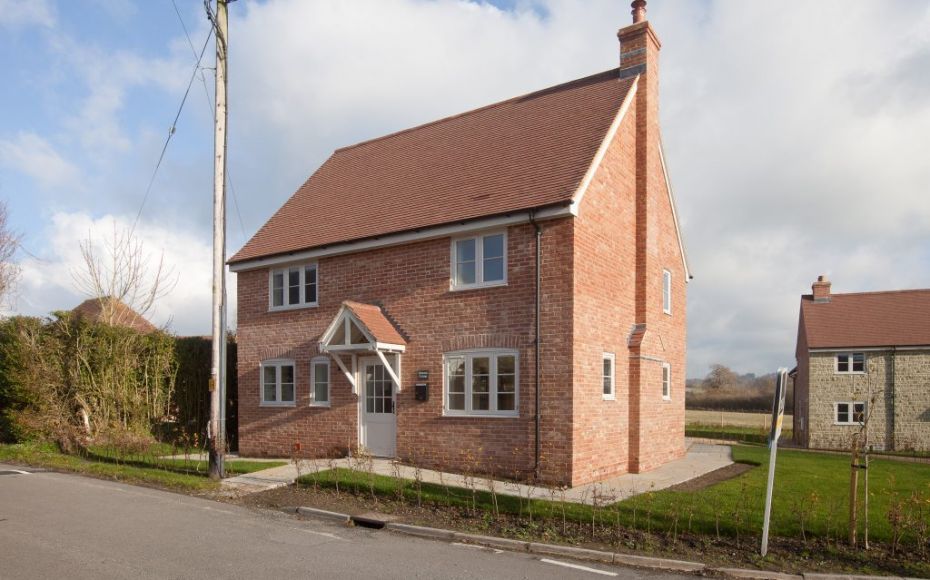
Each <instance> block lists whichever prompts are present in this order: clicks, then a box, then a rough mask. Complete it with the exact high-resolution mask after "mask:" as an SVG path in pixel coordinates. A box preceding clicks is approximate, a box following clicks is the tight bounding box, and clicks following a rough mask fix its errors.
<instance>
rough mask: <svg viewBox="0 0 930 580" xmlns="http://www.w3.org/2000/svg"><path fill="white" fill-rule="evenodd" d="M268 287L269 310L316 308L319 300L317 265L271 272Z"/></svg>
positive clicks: (304, 265) (303, 265)
mask: <svg viewBox="0 0 930 580" xmlns="http://www.w3.org/2000/svg"><path fill="white" fill-rule="evenodd" d="M268 287H269V296H268V305H269V309H270V310H288V309H291V308H306V307H308V306H316V305H317V304H318V298H319V296H318V281H317V265H316V264H301V265H299V266H288V267H286V268H278V269H275V270H271V273H270V277H269V283H268Z"/></svg>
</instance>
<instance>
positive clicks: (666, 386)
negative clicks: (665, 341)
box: [662, 363, 672, 401]
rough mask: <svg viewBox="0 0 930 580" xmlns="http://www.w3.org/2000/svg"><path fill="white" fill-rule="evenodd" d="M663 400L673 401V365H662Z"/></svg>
mask: <svg viewBox="0 0 930 580" xmlns="http://www.w3.org/2000/svg"><path fill="white" fill-rule="evenodd" d="M662 400H663V401H671V400H672V365H670V364H669V363H662Z"/></svg>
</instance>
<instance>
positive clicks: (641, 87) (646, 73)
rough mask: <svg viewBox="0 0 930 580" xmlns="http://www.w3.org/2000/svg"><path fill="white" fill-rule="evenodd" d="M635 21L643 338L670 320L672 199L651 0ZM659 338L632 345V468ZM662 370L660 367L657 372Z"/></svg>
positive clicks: (639, 6)
mask: <svg viewBox="0 0 930 580" xmlns="http://www.w3.org/2000/svg"><path fill="white" fill-rule="evenodd" d="M631 6H632V8H633V12H632V14H633V23H632V24H629V25H627V26H625V27H623V28H621V29H620V30H619V31H618V32H617V39H618V40H619V41H620V69H619V72H618V75H617V76H618V78H619V79H620V80H623V79H633V78H636V79H637V81H636V89H635V90H636V95H635V96H634V97H633V102H632V106H631V107H630V110H629V113H628V114H629V115H631V117H632V118H633V119H635V123H636V129H635V130H636V186H635V193H634V195H635V208H636V209H635V211H636V215H635V221H636V228H635V239H636V284H635V288H636V290H635V301H634V316H635V324H636V328H637V329H638V330H637V332H638V333H639V334H640V335H641V336H642V337H649V336H653V335H651V334H650V333H654V335H655V336H661V333H662V325H663V324H665V323H666V320H665V319H664V317H666V316H667V315H665V314H663V313H662V308H661V304H662V282H661V281H662V279H663V274H662V268H663V264H662V262H661V259H660V252H659V248H658V247H657V241H656V240H657V239H658V232H657V230H658V229H659V228H660V227H661V224H660V223H659V221H658V219H656V217H655V216H654V215H651V214H655V213H656V212H657V211H658V208H660V207H662V203H667V201H666V200H667V190H666V189H665V178H664V171H663V169H662V153H661V150H660V149H661V140H660V135H659V49H660V48H661V46H662V44H661V43H660V42H659V37H658V36H657V35H656V33H655V31H654V30H653V29H652V26H650V25H649V21H648V20H646V2H645V0H635V1H634V2H633V3H632V4H631ZM654 340H661V339H655V338H642V340H641V342H639V343H638V344H637V345H635V346H634V347H632V348H631V352H630V354H631V355H632V357H633V358H632V359H631V362H630V374H631V376H632V377H633V378H631V381H630V383H631V384H630V389H629V398H630V407H629V425H630V441H629V454H630V470H631V471H632V472H634V473H635V472H638V471H639V470H640V469H642V468H643V467H644V466H643V464H641V462H640V458H641V456H642V455H643V454H646V455H648V450H649V445H651V443H650V441H651V440H652V439H653V437H652V435H650V434H649V433H650V420H649V413H650V408H649V407H648V405H647V403H646V402H647V401H650V400H651V398H650V397H653V394H652V391H650V390H649V389H651V388H652V385H655V384H657V381H661V374H657V373H661V369H660V368H659V367H657V366H656V365H655V363H654V362H649V361H653V360H658V358H657V357H661V356H663V355H662V353H659V352H656V350H655V346H654V345H655V343H654V342H651V341H654ZM657 369H659V370H657Z"/></svg>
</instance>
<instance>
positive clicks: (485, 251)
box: [450, 232, 507, 290]
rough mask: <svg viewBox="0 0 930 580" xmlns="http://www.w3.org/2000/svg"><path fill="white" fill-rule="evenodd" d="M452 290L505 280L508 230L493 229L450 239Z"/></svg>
mask: <svg viewBox="0 0 930 580" xmlns="http://www.w3.org/2000/svg"><path fill="white" fill-rule="evenodd" d="M450 278H451V287H452V289H453V290H466V289H469V288H483V287H487V286H503V285H504V284H506V283H507V234H506V233H505V232H495V233H489V234H481V235H477V236H471V237H468V238H456V239H453V240H452V272H451V275H450Z"/></svg>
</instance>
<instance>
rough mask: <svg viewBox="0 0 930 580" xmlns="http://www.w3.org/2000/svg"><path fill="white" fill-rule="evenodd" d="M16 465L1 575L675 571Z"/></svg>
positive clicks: (8, 479)
mask: <svg viewBox="0 0 930 580" xmlns="http://www.w3.org/2000/svg"><path fill="white" fill-rule="evenodd" d="M16 469H23V468H18V467H13V466H9V465H2V464H0V578H2V579H4V580H6V579H13V578H69V579H70V578H95V579H96V578H121V579H122V578H249V579H261V578H276V579H277V578H327V579H328V578H353V579H355V578H363V579H364V578H371V579H378V580H380V579H384V578H405V579H406V578H482V579H488V578H528V579H529V578H532V579H534V580H535V579H540V580H546V579H552V580H556V579H562V578H586V579H597V578H609V577H616V578H655V579H659V578H683V577H684V576H676V575H672V574H661V573H656V572H644V571H640V570H633V569H628V568H619V567H612V566H608V565H601V564H594V563H586V562H576V561H572V560H568V559H561V558H541V557H539V556H535V555H531V554H525V553H516V552H506V551H499V550H490V549H485V548H479V547H475V546H467V545H462V544H454V543H452V544H450V543H445V542H439V541H432V540H425V539H419V538H413V537H409V536H404V535H400V534H396V533H392V532H387V531H377V530H369V529H364V528H348V527H343V526H339V525H336V524H330V523H325V522H318V521H314V520H299V519H297V518H296V517H294V516H290V515H287V514H283V513H278V512H270V511H259V510H252V509H249V508H244V507H239V506H234V505H229V504H225V503H219V502H214V501H210V500H205V499H199V498H193V497H189V496H186V495H179V494H174V493H170V492H164V491H158V490H153V489H148V488H144V487H135V486H130V485H124V484H121V483H115V482H109V481H101V480H96V479H90V478H85V477H80V476H76V475H68V474H60V473H51V472H41V471H33V472H32V473H27V474H8V473H5V472H7V471H10V470H16ZM28 471H32V470H28ZM572 566H576V567H572ZM577 566H580V568H577Z"/></svg>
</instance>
